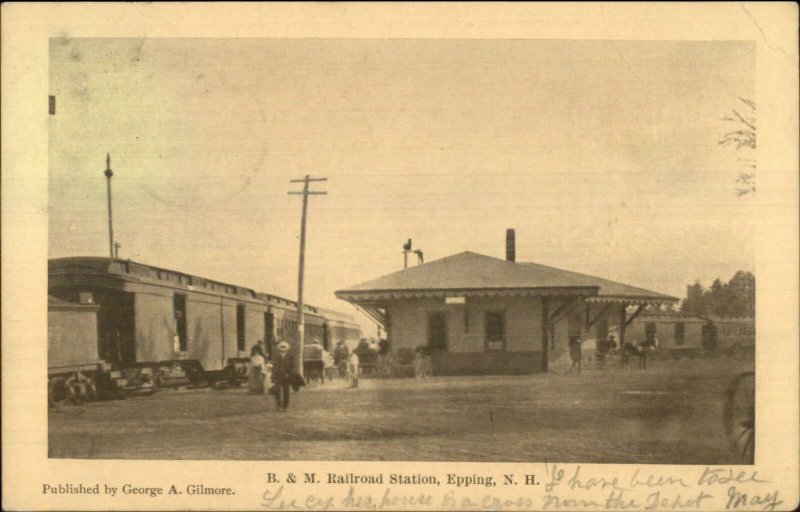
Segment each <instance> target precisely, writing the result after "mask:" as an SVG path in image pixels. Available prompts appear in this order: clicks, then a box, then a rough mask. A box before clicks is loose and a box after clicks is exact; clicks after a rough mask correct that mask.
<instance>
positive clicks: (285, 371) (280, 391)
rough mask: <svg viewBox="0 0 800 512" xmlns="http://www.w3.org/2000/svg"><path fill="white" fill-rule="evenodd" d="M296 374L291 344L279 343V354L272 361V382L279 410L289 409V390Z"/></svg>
mask: <svg viewBox="0 0 800 512" xmlns="http://www.w3.org/2000/svg"><path fill="white" fill-rule="evenodd" d="M294 373H295V362H294V356H292V354H290V353H289V344H288V343H286V342H285V341H281V342H280V343H278V354H277V355H276V356H275V360H274V361H272V382H273V383H274V384H275V388H276V389H275V405H276V406H277V408H278V410H281V411H285V410H286V409H288V408H289V388H290V387H291V385H292V375H293V374H294Z"/></svg>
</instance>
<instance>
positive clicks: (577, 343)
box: [569, 336, 583, 373]
mask: <svg viewBox="0 0 800 512" xmlns="http://www.w3.org/2000/svg"><path fill="white" fill-rule="evenodd" d="M581 343H582V341H581V339H580V338H579V337H578V336H573V337H572V338H570V340H569V358H570V359H571V360H572V366H570V367H569V371H572V369H573V368H575V366H577V367H578V373H580V371H581V360H582V358H583V356H582V354H581Z"/></svg>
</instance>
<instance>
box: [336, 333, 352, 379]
mask: <svg viewBox="0 0 800 512" xmlns="http://www.w3.org/2000/svg"><path fill="white" fill-rule="evenodd" d="M348 357H350V351H349V350H347V345H345V344H344V340H339V341H338V342H337V343H336V348H335V349H333V364H335V365H336V367H337V368H338V369H339V377H341V378H343V379H344V378H345V377H346V376H347V358H348Z"/></svg>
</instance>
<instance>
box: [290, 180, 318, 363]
mask: <svg viewBox="0 0 800 512" xmlns="http://www.w3.org/2000/svg"><path fill="white" fill-rule="evenodd" d="M289 181H290V182H291V183H302V184H303V191H302V192H294V191H292V192H289V194H293V195H302V196H303V215H302V217H301V218H300V268H299V270H298V272H297V337H298V340H299V342H300V352H299V354H298V359H299V360H298V362H297V367H298V368H297V371H298V373H299V374H300V376H301V377H302V376H303V349H304V347H303V345H304V344H305V315H304V314H303V270H304V267H305V256H306V212H307V211H308V196H309V195H325V194H327V192H321V191H313V192H312V191H311V190H308V185H309V183H311V182H312V181H328V178H312V177H310V176H309V175H308V174H306V177H305V178H302V179H298V180H289Z"/></svg>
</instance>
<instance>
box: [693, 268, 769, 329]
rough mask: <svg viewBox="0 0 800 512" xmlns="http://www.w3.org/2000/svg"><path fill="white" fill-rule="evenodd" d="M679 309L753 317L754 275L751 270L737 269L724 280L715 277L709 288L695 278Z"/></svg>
mask: <svg viewBox="0 0 800 512" xmlns="http://www.w3.org/2000/svg"><path fill="white" fill-rule="evenodd" d="M680 310H681V313H683V314H684V315H694V316H705V315H717V316H721V317H750V318H754V317H755V314H756V278H755V276H754V275H753V274H752V273H751V272H745V271H743V270H740V271H738V272H736V274H734V276H733V277H732V278H731V279H730V281H728V282H727V283H723V282H722V281H721V280H720V279H719V278H717V279H716V280H715V281H714V282H713V283H712V284H711V286H710V287H709V288H704V287H703V285H702V284H701V283H700V281H696V282H695V283H694V284H693V285H689V286H687V287H686V298H685V299H683V301H682V302H681V307H680Z"/></svg>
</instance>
